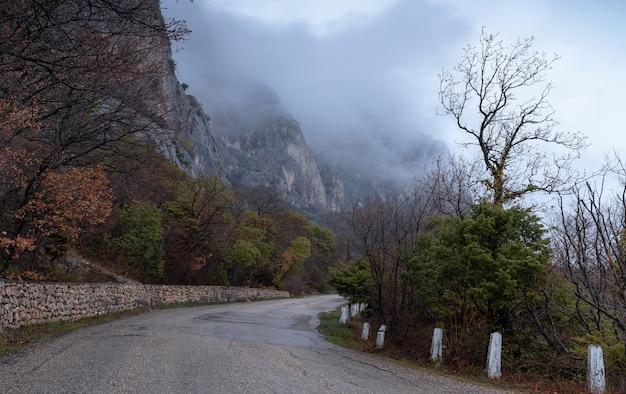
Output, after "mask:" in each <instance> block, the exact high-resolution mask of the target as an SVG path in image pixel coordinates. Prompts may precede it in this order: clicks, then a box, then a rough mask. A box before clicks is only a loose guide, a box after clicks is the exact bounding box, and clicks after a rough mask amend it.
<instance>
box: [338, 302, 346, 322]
mask: <svg viewBox="0 0 626 394" xmlns="http://www.w3.org/2000/svg"><path fill="white" fill-rule="evenodd" d="M347 321H348V306H347V305H344V306H342V307H341V317H340V318H339V324H346V322H347Z"/></svg>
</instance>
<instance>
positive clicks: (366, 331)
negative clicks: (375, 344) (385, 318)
mask: <svg viewBox="0 0 626 394" xmlns="http://www.w3.org/2000/svg"><path fill="white" fill-rule="evenodd" d="M369 337H370V324H369V323H368V322H365V323H363V331H362V332H361V339H362V340H364V341H367V340H368V338H369Z"/></svg>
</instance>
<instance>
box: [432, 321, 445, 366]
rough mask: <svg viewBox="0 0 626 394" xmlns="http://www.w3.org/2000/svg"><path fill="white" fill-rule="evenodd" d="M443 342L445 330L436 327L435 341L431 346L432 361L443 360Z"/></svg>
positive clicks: (434, 332)
mask: <svg viewBox="0 0 626 394" xmlns="http://www.w3.org/2000/svg"><path fill="white" fill-rule="evenodd" d="M442 344H443V330H442V329H441V328H435V329H434V330H433V342H432V345H431V346H430V359H431V360H432V361H437V360H441V354H442V353H441V349H442V346H443V345H442Z"/></svg>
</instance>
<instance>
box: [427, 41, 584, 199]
mask: <svg viewBox="0 0 626 394" xmlns="http://www.w3.org/2000/svg"><path fill="white" fill-rule="evenodd" d="M532 45H533V38H525V39H521V40H518V41H517V42H516V43H514V44H513V45H511V46H505V45H504V44H503V43H502V41H499V40H498V36H497V35H493V34H488V33H486V32H485V30H483V32H482V34H481V37H480V46H479V47H474V46H469V45H468V46H467V47H466V48H465V50H464V56H463V59H462V61H461V62H460V63H459V64H458V65H457V66H456V67H455V68H454V71H455V73H454V74H453V73H452V72H449V71H445V70H444V71H443V72H442V73H441V74H440V75H439V79H440V90H439V101H440V102H441V104H442V106H443V114H445V115H452V116H453V117H454V118H455V120H456V124H457V126H458V128H459V129H461V131H463V132H464V133H465V134H466V136H467V137H468V139H467V140H466V141H464V142H461V143H460V145H461V146H462V147H471V146H477V147H478V148H479V156H480V161H481V162H482V163H484V166H485V170H486V172H487V174H486V177H485V178H484V179H481V182H482V184H483V185H484V186H485V187H486V189H487V192H488V193H489V194H490V199H491V201H492V202H493V204H494V205H496V206H503V205H504V204H506V203H508V202H511V201H513V200H515V199H517V198H519V197H522V196H524V195H526V194H528V193H530V192H534V191H545V192H554V191H557V190H559V189H561V188H563V187H564V186H567V185H570V184H571V181H572V178H573V177H574V176H575V172H574V171H572V168H571V164H572V162H573V160H574V159H576V158H577V157H578V155H579V151H580V150H581V149H583V148H585V147H586V141H585V137H584V136H583V135H581V134H580V133H566V132H559V131H556V130H555V127H556V125H557V122H556V121H555V120H554V118H553V114H554V109H553V108H552V106H551V105H550V104H549V103H548V101H547V97H548V94H549V93H550V91H551V89H552V85H551V84H550V83H545V75H546V73H547V72H548V71H549V70H550V69H551V68H552V65H553V63H554V62H555V61H556V60H557V59H558V56H556V55H554V56H553V57H548V56H546V54H545V53H539V52H537V51H535V50H533V49H532ZM457 75H458V79H457ZM522 94H523V95H522ZM549 145H553V147H552V148H553V150H555V153H554V154H553V155H552V156H551V157H550V156H549V155H548V153H547V152H546V150H545V149H547V146H549ZM544 147H545V148H544ZM558 150H562V151H563V152H564V153H563V154H559V153H558V152H556V151H558Z"/></svg>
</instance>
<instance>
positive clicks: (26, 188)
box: [0, 0, 338, 292]
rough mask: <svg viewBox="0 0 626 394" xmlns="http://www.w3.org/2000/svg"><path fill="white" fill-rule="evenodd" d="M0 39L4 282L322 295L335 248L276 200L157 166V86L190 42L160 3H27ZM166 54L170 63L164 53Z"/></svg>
mask: <svg viewBox="0 0 626 394" xmlns="http://www.w3.org/2000/svg"><path fill="white" fill-rule="evenodd" d="M0 29H1V32H2V36H3V37H5V38H6V39H4V40H3V41H2V44H0V45H1V46H2V49H1V50H0V53H1V55H0V56H1V57H0V62H1V63H0V64H1V65H2V74H3V78H2V80H1V81H0V91H1V92H2V94H1V97H2V98H1V99H0V121H1V128H0V133H1V139H0V141H1V142H0V144H1V145H0V149H1V150H2V154H1V155H0V176H1V177H2V179H1V182H0V215H1V218H2V219H1V220H2V222H1V223H2V229H1V230H2V231H1V233H0V252H1V257H0V270H1V272H2V276H3V277H5V278H13V279H43V280H62V281H67V280H102V279H104V278H106V276H104V277H103V275H104V274H102V273H98V271H93V270H92V272H88V273H87V274H85V273H84V272H83V271H84V270H83V271H81V272H82V274H81V275H77V274H76V272H75V271H76V270H69V269H68V267H69V266H70V265H69V263H68V261H70V260H74V261H75V260H83V259H82V257H84V258H87V259H88V260H90V261H91V262H92V263H93V264H97V265H99V266H102V267H104V268H106V269H108V270H109V271H111V272H114V273H117V274H122V275H124V276H126V277H129V278H132V279H135V280H140V281H142V282H147V283H185V284H223V285H252V286H275V287H281V288H285V289H289V290H290V291H293V292H311V291H323V290H324V289H325V283H324V277H325V275H326V272H327V270H328V266H330V265H333V264H336V261H337V259H338V257H337V252H336V250H337V240H336V237H335V235H334V234H333V233H332V232H330V231H329V230H327V229H326V228H324V227H322V226H319V225H316V224H313V223H311V222H310V221H309V220H308V219H307V218H305V217H304V216H303V215H301V214H298V213H294V212H292V211H290V210H288V209H287V207H286V206H285V205H284V203H282V201H281V200H280V197H279V196H278V194H277V193H276V191H275V190H273V189H272V188H271V187H256V188H248V189H246V190H238V191H234V190H232V189H231V188H230V187H229V186H228V185H227V184H226V183H224V182H223V181H222V180H220V179H218V178H216V177H197V178H190V177H189V176H187V175H185V174H184V173H183V172H182V171H181V170H179V169H178V168H177V167H175V166H174V165H173V164H171V163H170V162H168V161H167V160H166V159H165V157H164V156H163V155H162V154H160V153H159V152H158V149H157V144H156V143H155V142H154V141H156V140H158V136H155V134H158V133H164V132H176V130H164V128H165V129H166V128H167V127H166V126H167V123H166V121H165V120H166V118H167V116H168V114H167V113H164V111H165V110H164V108H166V107H168V106H167V105H164V104H163V101H166V100H167V99H168V98H167V97H159V96H158V94H159V93H161V92H162V91H161V90H159V89H158V88H157V87H158V85H159V81H160V79H161V78H162V77H163V75H165V74H166V73H167V72H171V71H172V70H171V69H167V68H171V66H172V61H171V59H169V61H168V59H163V56H162V54H164V53H165V54H166V53H169V45H170V43H171V41H175V40H180V39H182V38H183V37H184V36H185V35H186V34H187V33H188V30H187V28H186V26H185V24H184V22H183V21H177V20H170V21H165V20H163V17H162V16H161V13H160V9H159V4H158V2H157V1H125V2H109V1H98V0H96V1H90V2H82V1H70V2H65V1H63V2H61V1H52V2H45V3H39V2H29V1H19V2H13V3H10V4H4V5H3V6H2V20H1V25H0ZM164 48H166V49H167V50H163V49H164Z"/></svg>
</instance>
